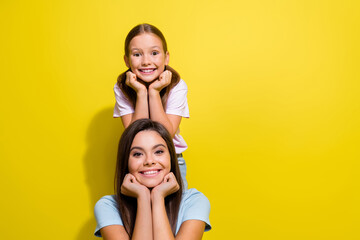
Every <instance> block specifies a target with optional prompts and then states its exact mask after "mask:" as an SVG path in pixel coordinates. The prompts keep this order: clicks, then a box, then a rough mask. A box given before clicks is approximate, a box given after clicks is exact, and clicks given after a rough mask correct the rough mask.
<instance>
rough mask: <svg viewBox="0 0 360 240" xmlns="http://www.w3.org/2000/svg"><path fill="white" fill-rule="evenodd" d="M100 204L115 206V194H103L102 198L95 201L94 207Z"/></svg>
mask: <svg viewBox="0 0 360 240" xmlns="http://www.w3.org/2000/svg"><path fill="white" fill-rule="evenodd" d="M102 205H109V206H115V207H116V206H117V203H116V200H115V195H106V196H103V197H102V198H100V199H99V201H97V203H96V204H95V207H97V206H102Z"/></svg>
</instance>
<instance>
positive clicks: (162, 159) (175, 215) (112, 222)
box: [95, 119, 211, 240]
mask: <svg viewBox="0 0 360 240" xmlns="http://www.w3.org/2000/svg"><path fill="white" fill-rule="evenodd" d="M115 191H116V195H112V196H105V197H103V198H101V199H100V200H99V201H98V202H97V203H96V205H95V217H96V221H97V226H96V230H95V235H96V236H99V237H101V236H102V237H103V238H104V239H105V240H109V239H141V240H144V239H145V240H147V239H149V240H159V239H187V240H192V239H194V240H195V239H201V238H202V235H203V232H204V231H208V230H210V229H211V226H210V223H209V212H210V203H209V201H208V199H207V198H206V197H205V196H204V195H203V194H202V193H200V192H199V191H197V190H196V189H189V190H186V191H182V184H181V176H180V171H179V166H178V162H177V158H176V153H175V148H174V145H173V142H172V139H171V136H170V134H169V133H168V131H167V130H166V129H165V127H164V126H162V125H161V124H160V123H158V122H154V121H152V120H150V119H140V120H137V121H135V122H134V123H132V124H131V125H130V126H129V127H128V128H127V129H126V130H125V131H124V133H123V135H122V136H121V139H120V142H119V148H118V159H117V166H116V174H115Z"/></svg>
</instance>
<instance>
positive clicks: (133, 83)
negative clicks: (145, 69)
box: [125, 71, 146, 93]
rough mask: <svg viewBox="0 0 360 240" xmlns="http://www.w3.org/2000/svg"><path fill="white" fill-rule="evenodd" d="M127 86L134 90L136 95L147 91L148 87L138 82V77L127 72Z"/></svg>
mask: <svg viewBox="0 0 360 240" xmlns="http://www.w3.org/2000/svg"><path fill="white" fill-rule="evenodd" d="M125 83H126V85H128V86H129V87H131V88H132V89H134V91H135V92H136V93H138V92H139V91H146V86H145V85H144V84H142V83H141V82H139V81H138V80H137V77H136V75H135V74H134V73H132V72H131V71H128V72H126V80H125Z"/></svg>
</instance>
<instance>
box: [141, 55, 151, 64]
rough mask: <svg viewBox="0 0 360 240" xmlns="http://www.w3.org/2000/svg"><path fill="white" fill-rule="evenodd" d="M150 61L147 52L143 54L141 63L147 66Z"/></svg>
mask: <svg viewBox="0 0 360 240" xmlns="http://www.w3.org/2000/svg"><path fill="white" fill-rule="evenodd" d="M150 63H151V61H150V56H149V55H148V54H144V56H143V58H142V65H144V66H147V65H149V64H150Z"/></svg>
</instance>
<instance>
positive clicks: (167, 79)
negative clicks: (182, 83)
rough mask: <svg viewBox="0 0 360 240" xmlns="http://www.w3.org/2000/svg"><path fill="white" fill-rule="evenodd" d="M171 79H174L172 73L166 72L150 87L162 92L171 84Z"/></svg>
mask: <svg viewBox="0 0 360 240" xmlns="http://www.w3.org/2000/svg"><path fill="white" fill-rule="evenodd" d="M171 77H172V73H171V72H170V71H169V70H165V71H164V72H162V73H161V74H160V76H159V79H156V80H155V81H154V82H153V83H152V84H151V85H150V86H149V89H153V90H156V91H158V92H160V91H161V90H162V89H163V88H165V87H166V86H168V85H169V84H170V83H171Z"/></svg>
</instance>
